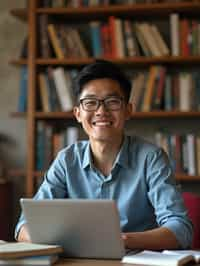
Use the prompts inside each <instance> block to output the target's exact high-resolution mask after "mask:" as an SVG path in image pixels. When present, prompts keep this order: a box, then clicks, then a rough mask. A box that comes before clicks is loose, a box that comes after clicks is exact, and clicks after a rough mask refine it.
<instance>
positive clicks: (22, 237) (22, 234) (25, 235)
mask: <svg viewBox="0 0 200 266" xmlns="http://www.w3.org/2000/svg"><path fill="white" fill-rule="evenodd" d="M17 241H19V242H31V238H30V235H29V232H28V228H27V225H26V224H24V225H22V227H21V229H20V231H19V234H18V237H17Z"/></svg>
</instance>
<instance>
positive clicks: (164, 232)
mask: <svg viewBox="0 0 200 266" xmlns="http://www.w3.org/2000/svg"><path fill="white" fill-rule="evenodd" d="M122 240H123V241H124V246H125V247H126V248H129V249H152V250H162V249H178V248H180V246H179V243H178V241H177V239H176V237H175V235H174V234H173V233H172V231H170V230H169V229H168V228H166V227H160V228H157V229H153V230H148V231H144V232H134V233H133V232H130V233H122Z"/></svg>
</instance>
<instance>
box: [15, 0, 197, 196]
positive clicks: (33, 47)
mask: <svg viewBox="0 0 200 266" xmlns="http://www.w3.org/2000/svg"><path fill="white" fill-rule="evenodd" d="M174 12H175V13H178V14H180V15H181V16H188V17H190V18H193V17H195V18H196V17H198V15H199V13H200V2H198V1H193V2H192V1H188V2H176V3H172V2H170V3H169V2H163V3H143V4H139V3H137V4H131V5H130V4H123V5H108V6H99V7H96V6H95V7H78V8H71V7H52V8H48V7H40V6H39V1H35V0H29V8H28V9H13V10H11V15H13V16H15V17H17V18H18V19H21V20H23V21H26V22H27V23H28V29H29V33H30V34H29V43H28V54H29V56H28V58H27V59H12V60H11V61H10V63H11V64H13V65H15V66H19V67H21V66H23V65H27V67H28V71H29V79H28V107H27V112H26V113H19V112H14V113H12V116H13V117H22V118H26V119H27V135H28V143H27V146H28V152H27V168H26V169H25V173H26V181H27V183H26V194H27V196H32V195H33V193H34V184H35V182H36V179H37V178H39V177H40V176H41V175H42V173H43V172H42V171H36V167H35V165H36V163H35V157H36V150H35V149H36V141H37V136H36V127H37V122H38V121H40V120H43V121H59V120H70V121H71V120H74V117H73V114H72V112H62V111H56V112H43V111H40V110H37V109H36V105H37V99H38V98H37V95H36V88H37V73H38V71H39V69H41V68H45V67H47V66H52V67H57V66H62V67H67V68H80V67H81V66H83V65H85V64H89V63H91V62H93V60H94V58H93V57H92V56H89V57H87V58H64V59H57V58H41V57H40V56H38V49H39V47H38V41H39V40H38V38H39V35H38V34H37V32H38V23H37V22H38V17H39V15H42V14H45V15H47V16H49V17H51V18H54V17H56V18H59V19H61V20H64V21H65V24H70V23H71V22H74V21H76V20H78V21H79V22H81V21H82V22H84V23H88V22H89V21H92V20H94V19H95V20H97V19H98V20H100V21H101V20H105V19H107V18H108V17H109V16H116V17H117V16H119V17H120V18H122V19H123V18H131V17H134V19H136V20H138V19H141V16H142V19H143V20H146V19H147V20H148V21H151V20H154V19H155V16H156V19H157V18H158V19H159V18H160V19H162V20H169V16H170V14H171V13H174ZM107 59H109V58H107ZM111 61H113V62H114V63H117V64H119V65H122V66H126V67H127V66H128V67H129V68H131V67H137V68H147V67H150V66H151V65H157V64H158V65H164V66H166V67H170V68H171V67H172V68H176V69H182V67H184V68H188V67H189V68H190V67H191V66H192V67H193V66H199V65H200V55H195V56H194V55H193V56H192V55H191V56H171V55H168V56H159V57H156V56H151V57H146V56H134V57H128V56H125V57H123V58H111ZM199 118H200V112H199V111H187V112H181V111H150V112H135V113H134V114H133V116H132V120H142V121H144V123H145V120H148V119H153V120H156V119H164V120H165V119H166V120H168V121H171V120H176V119H178V120H179V119H184V121H186V122H187V121H188V120H190V119H195V121H197V122H198V121H199ZM12 174H15V171H13V172H12ZM16 174H17V171H16ZM176 178H177V180H180V181H183V182H191V181H195V182H196V181H199V180H200V177H199V176H187V175H185V174H177V176H176Z"/></svg>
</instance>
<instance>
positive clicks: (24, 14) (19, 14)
mask: <svg viewBox="0 0 200 266" xmlns="http://www.w3.org/2000/svg"><path fill="white" fill-rule="evenodd" d="M10 14H11V15H12V16H14V17H16V18H18V19H20V20H22V21H26V20H27V18H28V10H27V9H25V8H15V9H12V10H11V11H10Z"/></svg>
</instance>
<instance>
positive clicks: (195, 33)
mask: <svg viewBox="0 0 200 266" xmlns="http://www.w3.org/2000/svg"><path fill="white" fill-rule="evenodd" d="M170 28H171V32H170V33H171V50H172V55H173V56H179V55H181V56H189V55H194V56H195V55H200V23H199V21H198V20H196V19H192V20H190V19H186V18H180V15H179V14H178V13H172V14H171V15H170Z"/></svg>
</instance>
